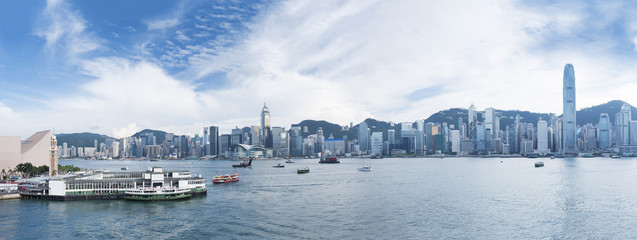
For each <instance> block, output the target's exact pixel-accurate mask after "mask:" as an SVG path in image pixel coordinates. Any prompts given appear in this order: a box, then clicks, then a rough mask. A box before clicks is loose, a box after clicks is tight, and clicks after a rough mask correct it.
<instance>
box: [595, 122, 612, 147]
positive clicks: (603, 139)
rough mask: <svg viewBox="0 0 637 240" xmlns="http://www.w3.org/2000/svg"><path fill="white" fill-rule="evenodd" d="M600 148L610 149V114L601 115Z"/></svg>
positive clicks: (599, 125) (599, 124)
mask: <svg viewBox="0 0 637 240" xmlns="http://www.w3.org/2000/svg"><path fill="white" fill-rule="evenodd" d="M597 126H598V127H599V148H601V149H604V148H607V147H610V120H609V118H608V113H602V114H600V115H599V123H598V125H597Z"/></svg>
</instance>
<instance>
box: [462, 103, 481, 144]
mask: <svg viewBox="0 0 637 240" xmlns="http://www.w3.org/2000/svg"><path fill="white" fill-rule="evenodd" d="M467 115H468V117H469V118H468V119H467V122H468V123H469V124H468V135H469V139H470V140H471V148H472V149H470V150H469V151H468V152H470V153H474V152H475V151H476V148H477V147H478V146H477V139H476V138H477V136H476V135H477V133H476V130H477V129H476V124H477V122H478V114H477V113H476V107H475V106H473V104H471V106H470V107H469V109H468V111H467ZM463 151H464V150H463Z"/></svg>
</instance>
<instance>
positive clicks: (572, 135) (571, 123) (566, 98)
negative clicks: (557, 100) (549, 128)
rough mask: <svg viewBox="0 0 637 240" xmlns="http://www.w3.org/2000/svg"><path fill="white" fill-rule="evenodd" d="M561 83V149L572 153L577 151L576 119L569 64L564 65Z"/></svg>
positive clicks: (571, 69)
mask: <svg viewBox="0 0 637 240" xmlns="http://www.w3.org/2000/svg"><path fill="white" fill-rule="evenodd" d="M563 84H564V86H563V100H562V103H563V106H564V114H563V115H562V117H563V118H564V122H563V124H564V126H563V128H562V129H563V131H564V134H563V135H562V137H563V140H564V146H563V147H564V148H563V150H564V153H571V154H572V153H577V136H576V134H577V121H576V119H575V70H574V69H573V65H571V64H566V66H564V81H563Z"/></svg>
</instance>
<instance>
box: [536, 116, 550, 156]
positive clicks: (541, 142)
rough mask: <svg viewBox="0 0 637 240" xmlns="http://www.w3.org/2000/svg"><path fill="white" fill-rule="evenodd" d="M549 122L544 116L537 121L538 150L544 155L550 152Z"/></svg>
mask: <svg viewBox="0 0 637 240" xmlns="http://www.w3.org/2000/svg"><path fill="white" fill-rule="evenodd" d="M548 142H549V138H548V123H547V122H546V121H544V120H542V118H540V120H539V121H537V151H538V152H539V153H540V154H542V155H544V154H546V153H548V152H549V143H548Z"/></svg>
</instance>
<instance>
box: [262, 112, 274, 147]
mask: <svg viewBox="0 0 637 240" xmlns="http://www.w3.org/2000/svg"><path fill="white" fill-rule="evenodd" d="M261 143H263V144H264V145H265V147H267V148H272V136H270V109H269V108H268V107H267V106H266V105H265V103H263V109H262V110H261Z"/></svg>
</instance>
